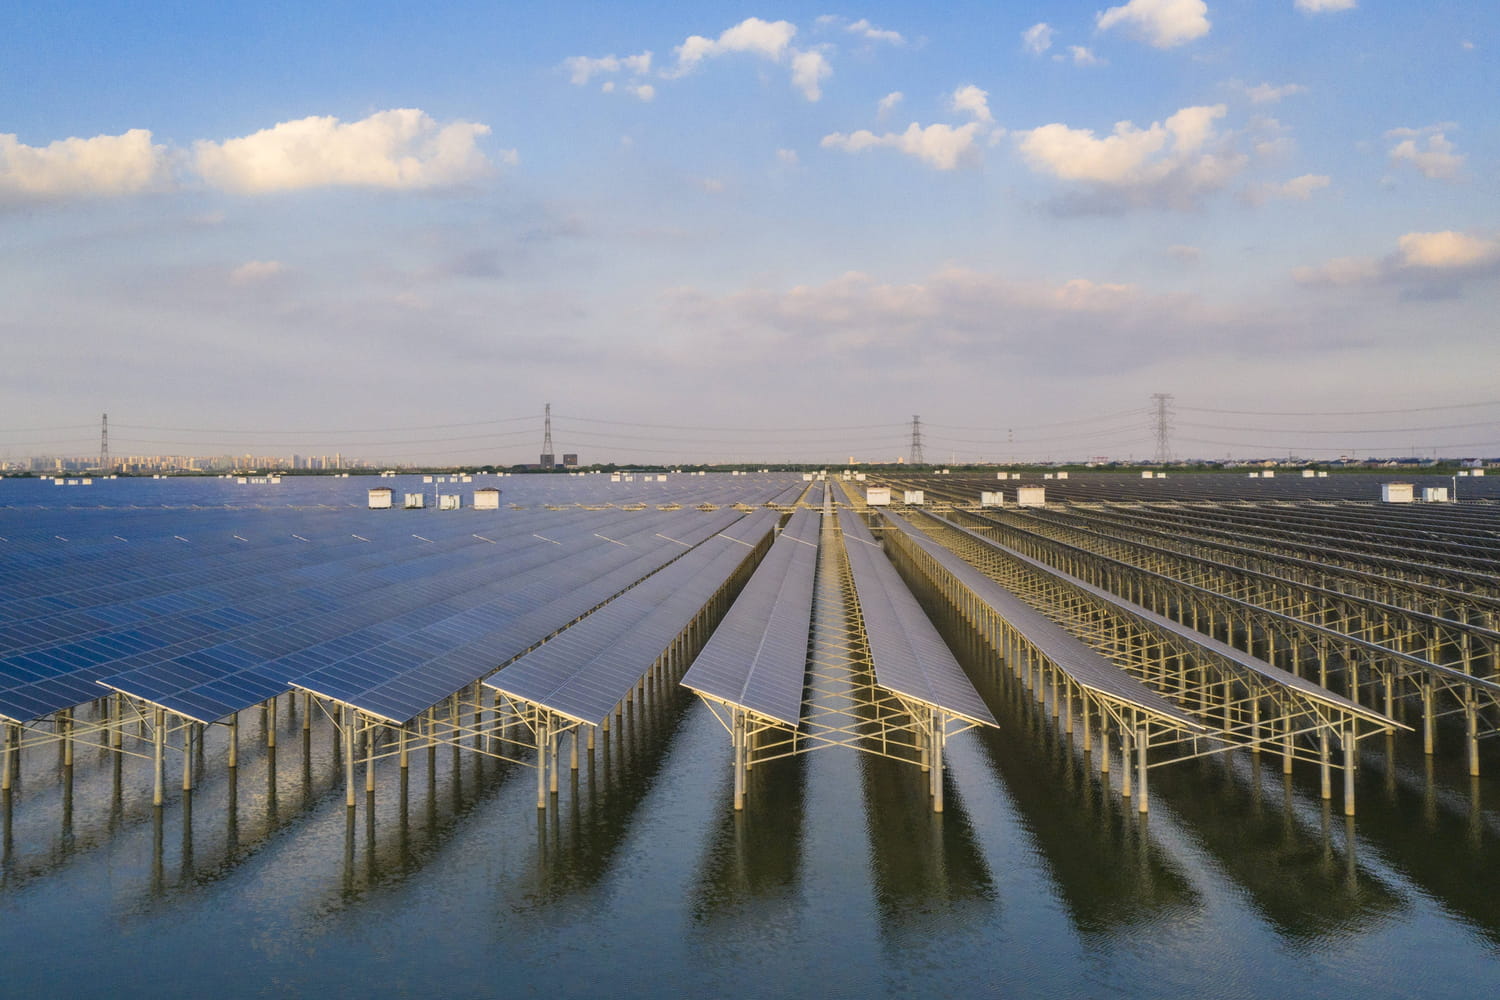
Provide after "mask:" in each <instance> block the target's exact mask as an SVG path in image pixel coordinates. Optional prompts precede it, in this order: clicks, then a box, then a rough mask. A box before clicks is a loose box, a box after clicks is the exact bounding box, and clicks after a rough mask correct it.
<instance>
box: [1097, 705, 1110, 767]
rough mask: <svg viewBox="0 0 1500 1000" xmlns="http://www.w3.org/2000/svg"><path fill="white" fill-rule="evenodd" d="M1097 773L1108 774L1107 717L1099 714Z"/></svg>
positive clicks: (1101, 712)
mask: <svg viewBox="0 0 1500 1000" xmlns="http://www.w3.org/2000/svg"><path fill="white" fill-rule="evenodd" d="M1099 773H1100V774H1108V773H1109V716H1108V715H1106V714H1105V713H1104V711H1103V710H1102V709H1101V710H1100V712H1099Z"/></svg>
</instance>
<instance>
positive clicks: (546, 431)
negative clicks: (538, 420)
mask: <svg viewBox="0 0 1500 1000" xmlns="http://www.w3.org/2000/svg"><path fill="white" fill-rule="evenodd" d="M543 413H544V414H545V417H546V419H545V420H544V422H543V423H542V456H541V465H542V468H544V469H550V468H552V466H553V465H554V464H555V463H554V461H553V458H554V454H553V451H552V404H551V403H548V404H547V406H546V409H545V410H544V411H543Z"/></svg>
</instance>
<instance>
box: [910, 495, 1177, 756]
mask: <svg viewBox="0 0 1500 1000" xmlns="http://www.w3.org/2000/svg"><path fill="white" fill-rule="evenodd" d="M884 517H885V521H886V523H887V524H889V525H890V526H892V527H893V528H895V529H896V530H898V531H900V532H901V533H902V535H903V536H904V537H905V538H906V539H908V540H909V541H911V542H912V543H913V544H915V545H916V546H917V547H919V548H920V549H922V550H923V551H924V552H926V553H927V554H928V555H930V556H932V558H933V559H935V560H936V561H937V562H938V563H939V564H940V565H941V566H942V567H943V568H944V569H946V570H947V571H948V572H949V573H951V574H952V575H953V576H954V577H955V578H956V579H957V580H958V581H959V582H960V583H962V584H963V585H964V586H965V587H967V588H968V589H969V590H970V591H972V592H973V593H974V594H975V595H976V596H977V597H978V598H979V599H980V600H981V601H983V602H984V603H985V604H987V605H989V607H990V608H991V609H993V610H994V612H995V613H996V614H998V615H999V616H1000V617H1001V618H1003V619H1005V621H1006V622H1007V623H1008V624H1009V625H1010V626H1011V627H1012V628H1013V629H1015V630H1016V631H1017V632H1018V633H1020V635H1021V636H1022V637H1023V638H1024V639H1025V640H1026V641H1027V642H1028V643H1030V644H1031V645H1032V646H1034V647H1035V648H1036V649H1038V650H1040V651H1041V652H1042V653H1043V655H1045V656H1046V657H1047V658H1048V659H1049V660H1051V661H1052V662H1053V663H1054V664H1055V665H1056V666H1057V668H1058V669H1059V670H1061V671H1062V672H1063V673H1064V674H1066V675H1067V676H1068V677H1070V678H1072V679H1073V681H1074V682H1075V683H1077V684H1079V685H1080V686H1081V687H1084V688H1087V689H1089V690H1091V691H1094V692H1097V693H1099V694H1101V695H1105V696H1107V697H1109V698H1112V699H1114V700H1116V701H1119V702H1122V703H1124V704H1127V705H1132V706H1135V707H1137V708H1140V709H1143V710H1145V711H1147V712H1150V713H1152V714H1154V715H1157V716H1161V717H1164V718H1169V719H1172V720H1173V721H1175V722H1177V723H1178V724H1180V725H1183V726H1185V727H1187V728H1190V729H1198V728H1201V727H1200V726H1199V725H1198V723H1197V722H1196V721H1195V720H1194V719H1193V718H1192V717H1191V716H1189V715H1187V714H1186V713H1184V712H1183V711H1181V710H1180V709H1178V708H1177V706H1175V705H1173V704H1172V703H1171V702H1170V701H1168V700H1167V699H1166V698H1163V697H1162V696H1161V695H1159V694H1157V693H1156V692H1155V691H1153V690H1152V689H1151V688H1149V687H1147V686H1146V685H1145V684H1142V683H1141V682H1140V681H1138V680H1136V679H1135V678H1134V677H1132V676H1130V675H1129V674H1127V673H1125V672H1124V671H1123V670H1121V669H1120V668H1119V667H1117V666H1115V665H1114V664H1113V663H1111V662H1110V661H1109V660H1107V659H1105V658H1104V657H1103V656H1102V655H1101V654H1099V653H1098V652H1096V651H1094V650H1093V649H1090V648H1089V647H1088V646H1086V645H1084V643H1083V642H1082V641H1080V640H1079V639H1077V638H1076V637H1074V636H1073V635H1072V634H1070V633H1069V632H1067V631H1066V630H1065V629H1064V628H1063V627H1062V626H1061V625H1058V624H1057V623H1056V622H1054V621H1052V620H1051V619H1050V618H1047V617H1046V616H1045V615H1043V614H1042V613H1041V612H1039V611H1036V610H1035V609H1033V608H1032V607H1031V606H1030V605H1029V604H1026V603H1025V602H1024V601H1022V600H1021V599H1020V598H1019V597H1017V596H1016V595H1014V594H1012V593H1011V592H1010V591H1008V590H1006V589H1005V588H1004V587H1002V586H1001V585H1000V584H999V583H997V582H995V581H994V580H992V579H991V578H989V577H988V576H986V575H984V574H983V573H981V572H980V571H979V570H978V569H976V568H975V567H974V566H972V565H971V564H969V563H967V562H965V561H964V560H963V559H961V558H959V557H958V555H956V554H955V553H953V552H952V551H950V550H949V549H946V548H944V547H943V546H941V545H939V544H938V543H937V542H935V541H933V540H932V539H930V538H928V537H927V536H926V535H925V534H923V533H922V532H921V531H919V530H917V529H916V528H914V527H912V526H911V524H909V523H908V522H907V521H905V520H902V519H901V518H897V517H893V516H892V515H891V514H890V513H888V512H886V513H884ZM954 527H955V529H956V530H959V531H963V530H965V529H962V528H958V527H957V526H956V525H955V526H954Z"/></svg>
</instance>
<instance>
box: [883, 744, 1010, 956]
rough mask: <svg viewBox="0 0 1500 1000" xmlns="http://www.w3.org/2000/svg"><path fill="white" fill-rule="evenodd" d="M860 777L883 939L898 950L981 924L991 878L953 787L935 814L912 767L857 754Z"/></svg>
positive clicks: (994, 899) (990, 898) (991, 895)
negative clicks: (912, 940) (949, 930)
mask: <svg viewBox="0 0 1500 1000" xmlns="http://www.w3.org/2000/svg"><path fill="white" fill-rule="evenodd" d="M859 772H860V779H861V783H862V784H863V786H864V796H865V829H866V833H867V835H868V837H869V844H870V868H871V875H872V876H873V879H874V888H875V903H876V906H877V908H878V912H879V915H880V926H881V932H882V934H883V935H884V936H886V937H887V938H888V939H890V941H891V943H893V944H900V943H901V942H902V941H903V940H904V939H905V938H908V937H910V936H912V935H914V934H915V935H917V936H919V937H921V938H924V939H925V938H929V937H932V936H934V935H939V936H940V935H942V934H943V933H944V928H945V927H948V928H952V927H959V926H964V925H968V924H983V923H988V922H989V920H990V916H989V915H990V911H991V910H992V909H993V908H994V907H995V906H996V905H997V903H998V894H997V892H996V888H995V882H994V878H993V877H992V875H991V874H990V869H989V865H988V864H986V862H985V860H984V854H983V852H982V851H981V850H980V848H979V845H978V844H977V843H976V840H975V837H974V828H973V826H972V825H971V824H970V822H969V817H968V814H967V813H966V812H965V811H964V807H963V802H962V800H961V799H960V798H959V797H958V796H957V795H956V794H955V793H954V788H953V785H952V782H951V781H949V782H946V783H945V786H944V792H945V801H944V806H943V808H944V810H945V811H944V812H941V813H937V812H933V810H932V801H931V797H930V796H929V795H928V793H927V778H928V776H927V775H926V774H924V773H922V772H920V771H919V770H918V769H917V768H916V767H913V766H912V765H911V764H907V763H903V762H899V761H894V760H888V759H886V758H883V757H874V756H871V755H868V754H861V755H860V758H859Z"/></svg>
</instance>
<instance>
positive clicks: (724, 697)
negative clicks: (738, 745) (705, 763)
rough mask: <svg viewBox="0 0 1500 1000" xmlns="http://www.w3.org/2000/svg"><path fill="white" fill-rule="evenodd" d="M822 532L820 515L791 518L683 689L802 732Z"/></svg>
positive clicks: (798, 514) (798, 513)
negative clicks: (798, 725)
mask: <svg viewBox="0 0 1500 1000" xmlns="http://www.w3.org/2000/svg"><path fill="white" fill-rule="evenodd" d="M818 502H819V503H821V502H822V501H821V499H819V501H818ZM821 528H822V516H821V515H820V514H818V513H816V512H814V511H812V510H808V509H805V508H804V509H799V510H797V511H795V512H793V514H792V516H791V518H790V519H789V520H788V521H787V524H786V527H785V528H783V529H782V531H781V534H780V535H779V536H778V537H777V539H776V542H775V543H774V544H773V545H772V546H771V550H770V552H768V553H767V554H766V558H765V559H764V560H763V561H762V562H761V564H760V566H758V567H757V568H756V570H755V574H754V575H753V576H751V578H750V581H749V582H748V583H746V584H745V589H744V590H742V591H741V592H740V595H739V597H737V598H736V599H735V602H734V605H733V606H732V607H731V608H730V609H729V613H728V614H726V615H725V616H724V620H723V621H722V622H720V623H719V627H718V628H717V629H715V630H714V634H713V636H712V637H710V638H709V640H708V642H707V643H706V644H705V645H704V647H703V649H702V650H701V651H700V652H699V653H698V656H697V658H696V659H694V661H693V665H692V666H691V667H690V668H688V671H687V673H686V674H684V675H683V678H682V684H683V686H684V687H687V688H690V689H692V690H694V691H696V692H698V693H700V694H703V695H706V696H709V697H712V698H715V699H718V700H720V701H724V702H727V703H729V704H731V705H738V706H740V707H742V708H746V709H748V710H750V711H752V712H755V713H757V714H759V715H762V716H765V717H767V718H770V719H774V720H776V721H778V722H780V723H783V724H784V725H788V726H796V725H797V724H798V721H799V720H800V718H801V713H802V690H803V686H804V682H805V680H806V674H807V642H808V633H809V630H810V628H811V623H812V605H813V585H814V576H815V573H816V570H817V565H818V535H819V532H820V530H821Z"/></svg>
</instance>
